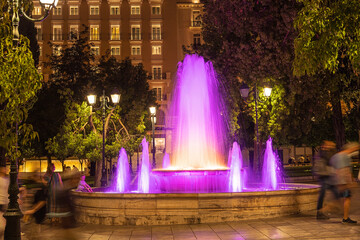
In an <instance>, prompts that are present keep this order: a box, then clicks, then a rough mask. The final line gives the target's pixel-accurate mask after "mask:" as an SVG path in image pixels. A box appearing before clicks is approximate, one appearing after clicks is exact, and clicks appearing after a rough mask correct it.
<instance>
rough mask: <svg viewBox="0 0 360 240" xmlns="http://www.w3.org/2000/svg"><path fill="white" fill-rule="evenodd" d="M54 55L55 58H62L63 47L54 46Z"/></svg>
mask: <svg viewBox="0 0 360 240" xmlns="http://www.w3.org/2000/svg"><path fill="white" fill-rule="evenodd" d="M53 54H54V55H55V56H60V54H61V47H60V46H53Z"/></svg>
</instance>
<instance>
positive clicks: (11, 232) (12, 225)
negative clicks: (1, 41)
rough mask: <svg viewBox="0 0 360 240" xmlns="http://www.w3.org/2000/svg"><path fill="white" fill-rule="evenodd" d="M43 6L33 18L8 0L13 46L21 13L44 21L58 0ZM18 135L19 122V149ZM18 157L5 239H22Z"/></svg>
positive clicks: (12, 171) (14, 162) (13, 163)
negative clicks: (42, 14) (38, 15)
mask: <svg viewBox="0 0 360 240" xmlns="http://www.w3.org/2000/svg"><path fill="white" fill-rule="evenodd" d="M39 2H40V4H41V6H42V7H43V8H44V9H45V14H44V16H43V17H41V18H39V19H33V18H31V17H29V16H28V15H27V14H26V13H25V12H24V11H23V7H22V6H19V5H20V4H19V0H8V4H9V6H8V7H9V9H8V10H9V13H11V14H12V16H11V21H12V30H13V47H14V48H17V46H18V43H19V39H20V33H19V22H20V18H19V13H20V14H21V15H22V16H24V17H25V18H26V19H28V20H30V21H32V22H39V21H43V20H44V19H45V18H46V17H47V16H48V15H49V12H50V10H51V9H52V8H54V7H56V5H57V3H58V0H39ZM17 137H18V124H16V149H17V147H18V146H17ZM17 162H18V159H17V157H15V158H13V159H12V160H11V163H10V183H9V190H8V193H9V204H8V208H7V210H6V211H5V213H4V215H3V216H4V218H5V219H6V226H5V233H4V234H5V235H4V236H5V239H7V240H16V239H21V230H20V218H21V217H22V213H21V211H20V208H19V204H18V202H17V200H18V194H19V186H18V169H17Z"/></svg>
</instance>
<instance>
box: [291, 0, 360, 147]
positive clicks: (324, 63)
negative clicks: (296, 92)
mask: <svg viewBox="0 0 360 240" xmlns="http://www.w3.org/2000/svg"><path fill="white" fill-rule="evenodd" d="M300 2H301V3H302V4H303V5H304V7H303V8H302V10H301V11H300V12H299V14H298V17H297V19H296V21H295V27H296V29H297V30H298V32H299V34H298V36H297V38H296V39H295V59H294V63H293V68H294V74H295V75H296V76H303V75H309V76H313V75H316V74H322V75H323V76H325V77H326V80H327V81H326V82H324V85H323V86H322V88H323V89H326V91H327V92H328V95H329V96H330V99H331V100H330V101H329V102H330V103H331V105H330V107H331V111H332V118H333V126H334V127H333V128H334V130H335V135H336V142H337V145H338V147H341V146H342V145H343V144H344V143H345V139H346V137H345V125H344V122H343V114H344V112H345V111H344V109H343V108H342V104H341V103H345V104H347V105H348V106H349V107H350V108H351V109H352V110H353V111H355V112H357V115H359V103H360V90H359V89H360V86H359V85H360V83H359V80H358V74H359V70H360V32H359V30H358V26H359V23H360V2H359V1H356V0H342V1H325V0H323V1H308V0H301V1H300ZM315 80H316V78H315ZM349 119H351V117H350V118H349ZM355 124H357V129H358V131H359V129H360V123H359V120H358V119H357V120H355V122H354V123H353V125H355ZM359 134H360V133H359Z"/></svg>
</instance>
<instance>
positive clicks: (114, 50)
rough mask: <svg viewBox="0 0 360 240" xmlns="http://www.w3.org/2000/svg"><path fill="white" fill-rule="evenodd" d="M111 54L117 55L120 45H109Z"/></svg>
mask: <svg viewBox="0 0 360 240" xmlns="http://www.w3.org/2000/svg"><path fill="white" fill-rule="evenodd" d="M111 55H113V56H119V55H120V46H112V47H111Z"/></svg>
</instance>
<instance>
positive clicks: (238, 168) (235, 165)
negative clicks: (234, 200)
mask: <svg viewBox="0 0 360 240" xmlns="http://www.w3.org/2000/svg"><path fill="white" fill-rule="evenodd" d="M230 160H231V161H230V163H229V167H230V176H229V191H230V192H241V191H242V189H243V187H244V174H243V173H242V168H243V159H242V154H241V149H240V146H239V144H238V143H237V142H234V143H233V147H232V149H231V158H230Z"/></svg>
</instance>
